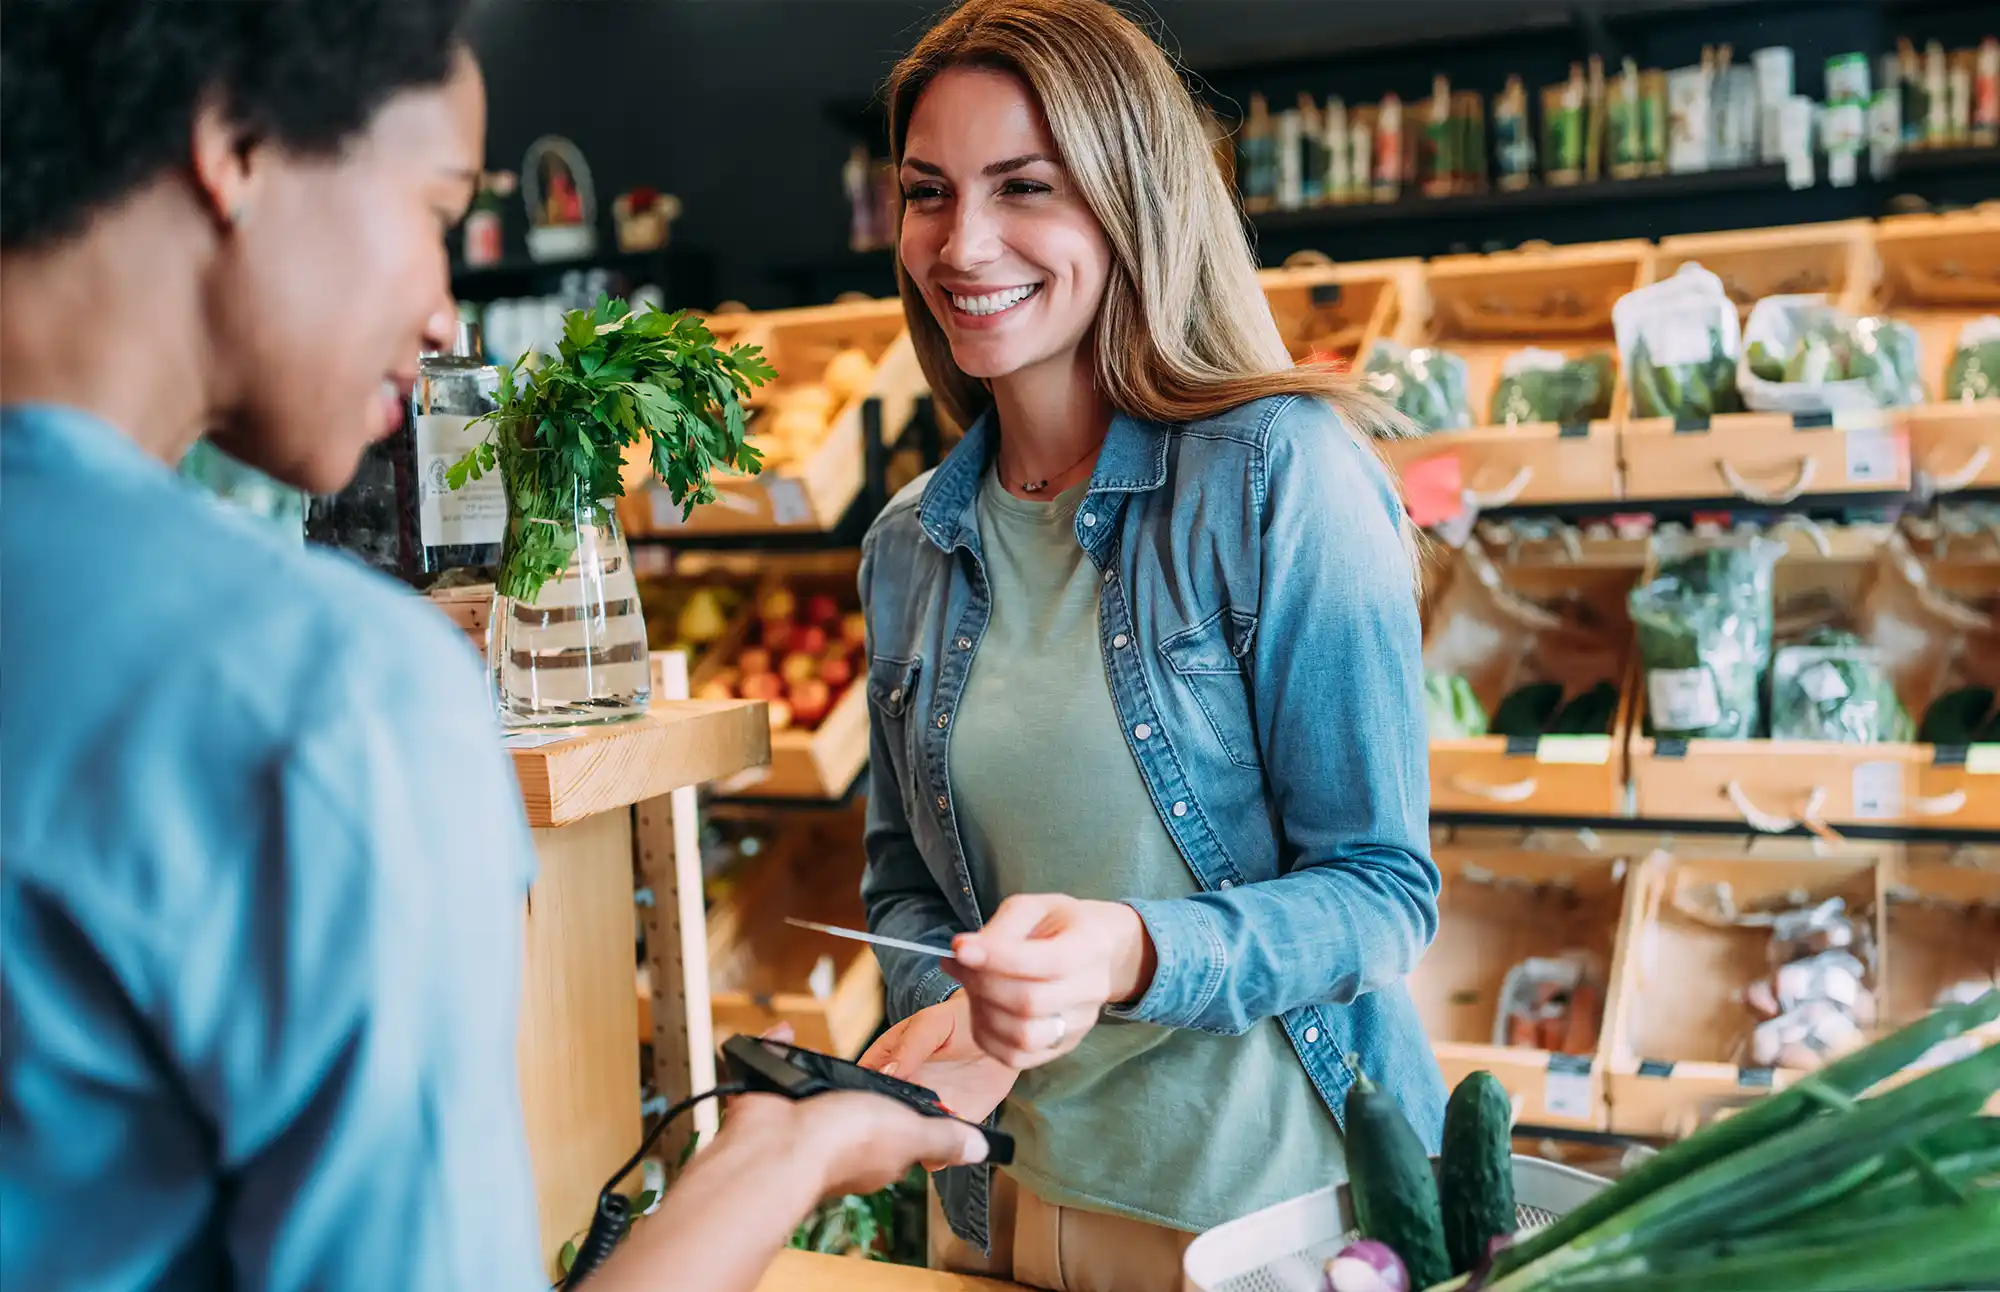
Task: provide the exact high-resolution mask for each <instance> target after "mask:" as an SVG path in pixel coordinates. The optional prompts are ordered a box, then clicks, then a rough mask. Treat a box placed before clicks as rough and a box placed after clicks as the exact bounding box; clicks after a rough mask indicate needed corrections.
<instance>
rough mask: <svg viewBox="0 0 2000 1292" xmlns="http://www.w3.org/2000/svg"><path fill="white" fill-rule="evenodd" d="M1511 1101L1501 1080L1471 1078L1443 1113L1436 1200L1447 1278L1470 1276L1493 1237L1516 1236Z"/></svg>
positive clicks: (1485, 1074) (1484, 1074) (1487, 1076)
mask: <svg viewBox="0 0 2000 1292" xmlns="http://www.w3.org/2000/svg"><path fill="white" fill-rule="evenodd" d="M1513 1120H1514V1105H1513V1101H1512V1100H1510V1099H1508V1098H1507V1091H1506V1089H1505V1088H1504V1087H1503V1086H1501V1084H1500V1080H1499V1078H1497V1077H1495V1076H1494V1075H1493V1074H1492V1073H1490V1072H1484V1071H1481V1072H1475V1073H1473V1074H1472V1075H1471V1076H1469V1077H1467V1078H1466V1079H1465V1080H1463V1081H1461V1082H1459V1083H1458V1089H1456V1090H1454V1091H1452V1092H1451V1102H1450V1103H1448V1104H1446V1105H1445V1109H1444V1152H1443V1154H1442V1156H1443V1159H1444V1160H1443V1165H1442V1166H1441V1167H1440V1168H1439V1170H1438V1196H1439V1200H1440V1201H1441V1202H1442V1204H1443V1211H1444V1247H1445V1254H1446V1255H1448V1256H1449V1257H1450V1258H1451V1272H1452V1273H1454V1274H1469V1273H1471V1272H1472V1269H1473V1267H1474V1266H1476V1265H1478V1264H1479V1263H1480V1262H1481V1261H1483V1260H1485V1259H1486V1248H1487V1245H1488V1244H1489V1243H1491V1242H1492V1241H1493V1238H1494V1237H1495V1235H1498V1234H1511V1233H1513V1232H1514V1154H1513V1142H1512V1140H1511V1138H1510V1129H1511V1127H1512V1124H1513Z"/></svg>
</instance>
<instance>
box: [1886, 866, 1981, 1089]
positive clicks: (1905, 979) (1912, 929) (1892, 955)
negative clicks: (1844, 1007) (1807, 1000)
mask: <svg viewBox="0 0 2000 1292" xmlns="http://www.w3.org/2000/svg"><path fill="white" fill-rule="evenodd" d="M1921 853H1922V850H1920V849H1911V850H1910V855H1908V856H1906V857H1903V858H1900V859H1898V861H1897V864H1896V865H1895V867H1894V869H1893V870H1891V871H1890V872H1889V881H1890V882H1889V883H1888V885H1887V888H1886V893H1885V896H1886V898H1887V909H1886V913H1885V915H1884V919H1883V928H1884V939H1885V941H1884V944H1883V948H1884V958H1883V965H1884V973H1883V988H1882V993H1881V1003H1882V1022H1881V1025H1880V1027H1879V1028H1878V1029H1877V1031H1878V1032H1881V1033H1887V1032H1889V1031H1892V1030H1894V1029H1895V1028H1897V1027H1900V1026H1902V1025H1904V1024H1906V1023H1912V1022H1915V1021H1916V1020H1917V1019H1919V1018H1921V1017H1923V1016H1924V1015H1925V1014H1928V1013H1929V1012H1930V1011H1931V1010H1932V1008H1934V1007H1935V1006H1936V1004H1937V1002H1938V996H1939V993H1940V992H1942V991H1943V990H1944V989H1945V988H1947V987H1950V986H1953V985H1954V984H1957V983H1960V982H1964V981H1967V980H1970V979H1977V978H1982V977H1983V978H1984V979H1985V980H1987V981H1989V982H1992V981H2000V977H1996V976H2000V869H1996V868H1994V865H1993V864H1991V863H1990V862H1989V864H1988V865H1987V866H1984V867H1982V866H1979V865H1977V864H1972V863H1968V862H1964V861H1960V860H1953V859H1949V858H1945V857H1924V856H1921V855H1920V854H1921ZM1990 1045H2000V1022H1993V1023H1988V1024H1987V1025H1986V1026H1985V1027H1982V1028H1979V1029H1977V1030H1976V1031H1974V1032H1972V1033H1970V1034H1968V1035H1966V1036H1963V1037H1960V1038H1958V1039H1956V1040H1954V1041H1951V1042H1948V1043H1947V1044H1945V1045H1942V1046H1939V1047H1937V1048H1936V1049H1935V1050H1933V1051H1932V1052H1931V1053H1930V1054H1928V1055H1925V1056H1924V1058H1923V1059H1922V1060H1920V1061H1919V1062H1917V1063H1914V1064H1912V1065H1910V1066H1909V1067H1907V1068H1905V1069H1904V1070H1903V1071H1902V1072H1900V1073H1898V1074H1897V1075H1896V1076H1895V1077H1893V1078H1891V1079H1890V1080H1889V1081H1887V1082H1885V1083H1884V1086H1885V1087H1887V1086H1894V1085H1900V1084H1902V1083H1903V1082H1905V1081H1909V1080H1911V1079H1913V1078H1915V1077H1917V1076H1919V1075H1920V1074H1922V1073H1924V1072H1927V1071H1929V1070H1930V1069H1931V1068H1933V1067H1935V1066H1937V1065H1938V1064H1940V1063H1945V1062H1948V1061H1950V1060H1952V1059H1955V1058H1959V1057H1961V1056H1963V1055H1966V1054H1970V1053H1972V1052H1974V1051H1975V1050H1978V1049H1982V1048H1984V1047H1986V1046H1990ZM1986 1113H1987V1115H1988V1116H2000V1094H1996V1095H1995V1096H1994V1097H1993V1098H1992V1099H1991V1100H1989V1101H1988V1102H1987V1104H1986Z"/></svg>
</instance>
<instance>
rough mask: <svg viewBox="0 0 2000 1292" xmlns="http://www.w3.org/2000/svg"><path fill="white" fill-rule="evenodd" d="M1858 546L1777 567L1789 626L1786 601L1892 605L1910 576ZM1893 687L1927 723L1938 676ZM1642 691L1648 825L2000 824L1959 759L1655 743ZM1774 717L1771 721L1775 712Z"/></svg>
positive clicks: (1971, 579) (1638, 717)
mask: <svg viewBox="0 0 2000 1292" xmlns="http://www.w3.org/2000/svg"><path fill="white" fill-rule="evenodd" d="M1856 537H1857V536H1852V535H1848V536H1843V541H1842V542H1841V544H1840V546H1839V547H1838V548H1836V549H1834V550H1833V551H1832V552H1831V554H1830V555H1828V556H1822V555H1820V554H1819V553H1817V552H1812V551H1807V552H1800V551H1798V550H1797V548H1794V549H1793V550H1792V552H1791V554H1790V555H1787V556H1786V557H1784V558H1783V559H1781V560H1780V561H1779V562H1778V565H1777V569H1776V571H1775V574H1774V587H1775V590H1776V596H1777V601H1778V605H1779V609H1780V614H1781V615H1782V613H1783V609H1784V606H1785V604H1786V602H1787V601H1796V600H1797V599H1800V598H1803V597H1810V596H1813V595H1818V596H1822V597H1824V598H1827V599H1830V600H1831V601H1832V602H1833V603H1835V604H1837V605H1839V606H1841V607H1842V608H1844V609H1846V610H1847V611H1849V612H1850V614H1865V613H1866V611H1867V607H1868V606H1869V605H1870V604H1871V600H1872V599H1873V598H1875V597H1877V596H1878V595H1886V594H1887V592H1888V588H1887V587H1886V586H1881V585H1882V582H1883V581H1884V580H1889V579H1894V578H1897V577H1900V576H1899V575H1897V574H1896V573H1895V570H1894V567H1893V564H1892V563H1893V562H1894V560H1895V559H1896V558H1895V557H1894V556H1893V555H1890V554H1887V553H1886V552H1871V551H1866V550H1863V551H1859V552H1857V551H1856V550H1855V543H1854V541H1853V540H1854V539H1855V538H1856ZM1898 546H1899V541H1898V540H1895V539H1890V540H1889V549H1888V551H1890V552H1893V550H1894V549H1896V548H1897V547H1898ZM1905 555H1907V552H1906V549H1905ZM1927 577H1931V581H1932V583H1933V584H1936V583H1937V582H1938V579H1937V578H1936V577H1933V576H1927ZM1986 578H1987V576H1986V575H1985V574H1984V573H1983V572H1979V573H1976V574H1975V575H1974V576H1965V578H1964V581H1963V582H1961V583H1960V584H1959V585H1958V586H1957V587H1947V588H1946V591H1948V592H1957V593H1960V594H1963V593H1966V592H1969V591H1970V590H1971V589H1972V588H1973V587H1974V586H1976V585H1978V584H1981V583H1984V584H1985V586H1986V587H1988V588H1989V589H1990V588H1991V587H1993V586H1995V585H1994V584H1992V583H1987V582H1986ZM1936 613H1937V616H1938V626H1939V628H1940V630H1941V631H1942V630H1943V629H1945V628H1947V627H1949V624H1948V623H1947V622H1946V621H1945V614H1946V611H1944V610H1940V611H1938V612H1936ZM1903 631H1910V629H1907V628H1906V629H1904V630H1903ZM1864 635H1865V634H1864ZM1895 683H1896V687H1897V691H1898V695H1899V697H1900V698H1901V700H1902V703H1903V705H1904V707H1905V708H1906V709H1907V710H1908V711H1909V713H1910V715H1911V716H1912V718H1914V719H1918V720H1921V718H1922V716H1923V712H1924V709H1925V707H1926V706H1927V705H1928V704H1929V702H1930V700H1931V699H1932V698H1933V697H1934V696H1935V694H1936V692H1937V689H1938V686H1939V683H1938V681H1937V674H1936V673H1935V672H1934V671H1933V670H1932V669H1931V668H1930V667H1928V666H1927V665H1924V664H1923V663H1922V662H1921V661H1919V662H1918V663H1916V664H1912V665H1909V666H1906V667H1904V668H1903V669H1902V670H1901V671H1899V672H1898V673H1897V676H1896V678H1895ZM1633 691H1634V697H1633V698H1634V710H1633V717H1632V734H1631V738H1630V755H1629V757H1630V765H1631V776H1632V790H1633V802H1634V805H1635V808H1636V811H1637V813H1638V815H1639V816H1642V817H1652V818H1665V819H1673V818H1683V819H1696V820H1721V821H1728V820H1741V821H1743V822H1744V824H1745V825H1746V826H1748V827H1750V828H1751V829H1755V830H1765V831H1780V830H1789V829H1793V828H1795V827H1797V826H1800V825H1803V826H1806V827H1807V828H1809V829H1813V830H1815V831H1819V832H1821V833H1822V834H1823V835H1826V836H1830V835H1831V833H1832V832H1833V831H1834V830H1835V828H1836V827H1838V826H1839V825H1841V824H1843V823H1855V822H1859V823H1865V824H1906V825H1923V826H1939V825H1957V826H1966V827H1973V826H1976V825H1977V824H1978V823H1979V822H1981V821H1983V820H1989V819H1992V817H1993V815H1994V814H1995V813H2000V807H1996V806H1994V805H1993V804H1992V802H1991V801H1992V799H1993V798H1995V797H2000V795H1996V794H1995V793H1994V792H1993V791H1992V790H1989V789H1986V788H1985V783H1986V782H1987V781H1989V780H1991V778H1990V777H1988V776H1985V775H1983V774H1982V773H1981V772H1980V768H1981V767H1982V766H1983V764H1981V763H1978V762H1974V764H1973V765H1972V766H1966V765H1964V760H1963V758H1962V757H1961V758H1960V759H1959V760H1958V761H1959V765H1956V766H1954V765H1953V763H1954V759H1953V756H1952V755H1951V754H1950V753H1949V752H1947V754H1946V755H1945V757H1944V758H1943V760H1942V763H1941V762H1940V757H1939V751H1938V750H1937V749H1936V748H1935V747H1933V746H1931V745H1927V744H1921V743H1917V742H1890V741H1885V742H1882V743H1878V744H1869V745H1849V744H1838V743H1832V742H1826V741H1811V740H1769V739H1751V740H1710V739H1691V740H1681V739H1667V740H1661V739H1656V738H1654V737H1653V736H1651V735H1649V734H1647V732H1646V719H1647V713H1646V711H1647V688H1646V685H1645V684H1644V680H1643V678H1642V679H1641V680H1640V683H1639V684H1638V685H1635V686H1634V687H1633ZM1766 699H1767V702H1768V696H1767V697H1766ZM1764 716H1765V720H1766V722H1768V721H1769V717H1770V714H1769V712H1768V707H1767V709H1766V712H1765V715H1764Z"/></svg>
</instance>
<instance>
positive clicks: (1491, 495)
mask: <svg viewBox="0 0 2000 1292" xmlns="http://www.w3.org/2000/svg"><path fill="white" fill-rule="evenodd" d="M1975 474H1976V473H1975ZM1534 477H1535V469H1534V468H1533V467H1529V466H1524V467H1522V468H1521V469H1520V470H1519V471H1516V472H1515V473H1514V478H1513V479H1512V480H1509V481H1508V482H1507V483H1506V484H1503V485H1501V486H1500V487H1499V488H1498V489H1493V490H1486V491H1482V490H1478V489H1467V490H1466V491H1465V500H1466V501H1467V502H1468V503H1471V504H1472V505H1473V506H1474V507H1477V508H1478V509H1479V510H1480V511H1490V510H1492V509H1493V508H1495V507H1506V506H1509V505H1511V504H1512V503H1513V501H1514V500H1515V499H1516V498H1519V497H1520V496H1521V494H1522V491H1524V490H1525V489H1527V487H1528V481H1530V480H1532V479H1534Z"/></svg>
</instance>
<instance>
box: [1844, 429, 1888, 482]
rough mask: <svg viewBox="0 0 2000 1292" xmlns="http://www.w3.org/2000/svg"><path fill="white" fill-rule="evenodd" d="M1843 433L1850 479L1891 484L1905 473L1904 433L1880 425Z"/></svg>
mask: <svg viewBox="0 0 2000 1292" xmlns="http://www.w3.org/2000/svg"><path fill="white" fill-rule="evenodd" d="M1841 434H1842V435H1843V436H1845V437H1846V440H1847V483H1849V484H1891V483H1894V481H1895V480H1896V478H1897V477H1898V476H1899V475H1901V474H1902V466H1903V437H1902V436H1900V435H1898V434H1896V433H1895V432H1894V431H1891V430H1888V429H1887V428H1885V427H1879V426H1878V427H1871V428H1856V429H1854V430H1849V431H1843V432H1841Z"/></svg>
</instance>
